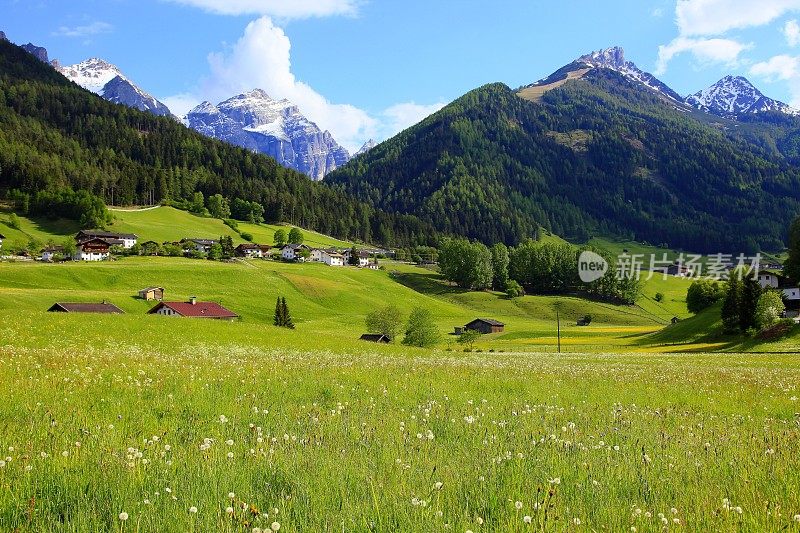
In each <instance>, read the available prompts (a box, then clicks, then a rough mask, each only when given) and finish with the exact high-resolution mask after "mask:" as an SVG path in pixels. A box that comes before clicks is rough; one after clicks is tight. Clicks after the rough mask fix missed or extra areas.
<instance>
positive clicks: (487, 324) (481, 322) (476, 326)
mask: <svg viewBox="0 0 800 533" xmlns="http://www.w3.org/2000/svg"><path fill="white" fill-rule="evenodd" d="M464 330H472V331H477V332H479V333H483V334H488V333H502V332H503V331H504V330H505V324H503V323H502V322H498V321H497V320H493V319H491V318H476V319H475V320H473V321H472V322H470V323H468V324H465V325H464Z"/></svg>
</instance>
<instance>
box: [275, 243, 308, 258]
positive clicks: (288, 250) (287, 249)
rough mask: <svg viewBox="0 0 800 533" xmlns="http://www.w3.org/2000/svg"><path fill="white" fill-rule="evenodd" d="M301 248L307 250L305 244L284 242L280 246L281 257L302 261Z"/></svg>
mask: <svg viewBox="0 0 800 533" xmlns="http://www.w3.org/2000/svg"><path fill="white" fill-rule="evenodd" d="M303 250H309V247H308V246H306V245H305V244H285V245H283V247H281V257H282V258H283V259H285V260H286V261H304V259H303V257H302V255H301V254H302V252H303Z"/></svg>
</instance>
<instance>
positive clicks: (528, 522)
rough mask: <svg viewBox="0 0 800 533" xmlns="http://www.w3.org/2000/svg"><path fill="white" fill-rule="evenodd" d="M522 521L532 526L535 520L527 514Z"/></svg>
mask: <svg viewBox="0 0 800 533" xmlns="http://www.w3.org/2000/svg"><path fill="white" fill-rule="evenodd" d="M522 521H523V522H525V523H526V524H530V523H531V522H532V521H533V519H532V518H531V515H529V514H526V515H525V516H523V517H522Z"/></svg>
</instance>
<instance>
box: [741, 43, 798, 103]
mask: <svg viewBox="0 0 800 533" xmlns="http://www.w3.org/2000/svg"><path fill="white" fill-rule="evenodd" d="M750 74H752V75H753V76H758V77H760V78H763V79H764V80H765V81H768V82H775V81H787V82H789V83H788V84H787V85H788V87H789V93H790V94H791V96H792V99H791V101H790V102H789V105H791V106H792V107H794V108H796V109H800V56H789V55H777V56H774V57H771V58H770V59H769V60H767V61H762V62H761V63H756V64H755V65H753V66H752V67H750Z"/></svg>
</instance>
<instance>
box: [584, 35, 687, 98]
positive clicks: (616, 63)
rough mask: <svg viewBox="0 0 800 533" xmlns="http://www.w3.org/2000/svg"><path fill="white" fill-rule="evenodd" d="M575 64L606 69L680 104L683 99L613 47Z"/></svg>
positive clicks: (592, 54)
mask: <svg viewBox="0 0 800 533" xmlns="http://www.w3.org/2000/svg"><path fill="white" fill-rule="evenodd" d="M575 61H576V63H583V64H585V65H586V66H589V67H593V68H607V69H611V70H614V71H616V72H619V73H620V74H622V75H623V76H625V77H626V78H628V79H630V80H631V81H634V82H638V83H641V84H642V85H645V86H647V87H649V88H650V89H652V90H654V91H656V92H659V93H661V94H663V95H665V96H666V97H668V98H669V99H671V100H675V101H676V102H682V101H683V97H682V96H680V95H679V94H678V93H676V92H675V91H673V90H672V89H670V88H669V87H668V86H667V85H666V84H665V83H664V82H662V81H661V80H659V79H658V78H656V77H655V76H653V75H652V74H650V73H649V72H644V71H643V70H641V69H640V68H639V67H637V66H636V65H635V64H634V63H633V62H632V61H628V60H626V59H625V51H624V50H623V49H622V48H621V47H619V46H614V47H611V48H606V49H605V50H599V51H597V52H591V53H589V54H586V55H584V56H581V57H579V58H578V59H576V60H575Z"/></svg>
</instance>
